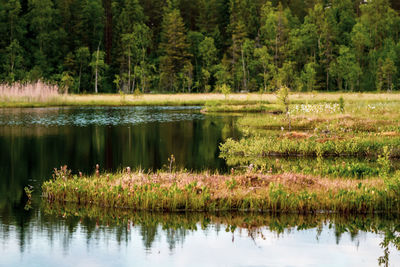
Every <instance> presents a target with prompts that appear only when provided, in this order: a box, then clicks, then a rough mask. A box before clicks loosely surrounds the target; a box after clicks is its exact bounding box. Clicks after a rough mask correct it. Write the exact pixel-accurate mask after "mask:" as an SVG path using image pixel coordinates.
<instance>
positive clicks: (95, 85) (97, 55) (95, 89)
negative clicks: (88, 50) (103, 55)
mask: <svg viewBox="0 0 400 267" xmlns="http://www.w3.org/2000/svg"><path fill="white" fill-rule="evenodd" d="M99 54H100V43H99V46H98V47H97V54H96V78H95V82H94V92H95V93H96V94H97V93H98V92H99V91H98V89H97V83H98V81H99V56H100V55H99Z"/></svg>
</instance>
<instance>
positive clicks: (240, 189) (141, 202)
mask: <svg viewBox="0 0 400 267" xmlns="http://www.w3.org/2000/svg"><path fill="white" fill-rule="evenodd" d="M42 189H43V195H44V197H45V198H47V199H48V200H49V201H51V202H53V201H56V202H57V201H58V202H73V203H79V204H83V205H90V204H94V205H99V206H105V207H124V208H130V209H134V210H158V211H181V210H185V211H223V210H226V211H235V210H246V211H274V212H277V211H279V212H298V213H307V212H318V211H332V212H340V213H372V212H377V211H380V212H399V211H400V179H399V178H398V176H396V177H395V178H391V179H390V180H388V182H385V181H384V180H383V179H372V178H371V179H365V180H362V182H360V181H357V180H354V179H340V178H336V179H328V178H320V177H315V176H310V175H301V174H291V173H285V174H278V175H264V174H256V173H248V174H238V175H219V174H213V175H211V174H207V173H202V174H192V173H186V172H178V173H162V172H159V173H150V174H144V173H140V172H137V173H119V174H104V175H98V176H97V175H95V176H91V177H76V176H75V177H70V176H69V174H68V172H66V171H65V170H62V171H58V172H57V174H56V175H55V177H54V178H53V179H52V180H50V181H47V182H45V183H44V184H43V186H42Z"/></svg>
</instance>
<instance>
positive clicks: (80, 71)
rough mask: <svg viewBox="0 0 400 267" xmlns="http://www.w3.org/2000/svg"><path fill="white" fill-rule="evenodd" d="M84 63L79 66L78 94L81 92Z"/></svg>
mask: <svg viewBox="0 0 400 267" xmlns="http://www.w3.org/2000/svg"><path fill="white" fill-rule="evenodd" d="M81 77H82V63H81V65H80V66H79V80H78V93H80V92H81Z"/></svg>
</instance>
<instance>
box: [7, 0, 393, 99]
mask: <svg viewBox="0 0 400 267" xmlns="http://www.w3.org/2000/svg"><path fill="white" fill-rule="evenodd" d="M399 10H400V4H399V2H398V1H397V0H391V1H389V0H279V1H278V0H195V1H194V0H0V82H1V83H3V84H4V83H9V84H12V83H14V82H22V83H30V82H35V81H38V80H42V81H46V82H49V83H54V84H57V85H59V86H60V88H61V90H63V91H64V92H69V93H98V92H103V93H116V92H120V93H148V92H213V91H216V92H217V91H224V90H225V91H226V90H228V91H232V92H272V91H275V90H276V89H277V88H279V87H280V86H282V85H284V86H287V87H288V88H290V90H292V91H305V92H310V91H315V90H318V91H392V90H397V89H400V88H399V86H398V84H399V81H400V60H399V59H400V40H399V33H400V16H399Z"/></svg>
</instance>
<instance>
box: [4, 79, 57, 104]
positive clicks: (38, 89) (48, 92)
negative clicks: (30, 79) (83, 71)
mask: <svg viewBox="0 0 400 267" xmlns="http://www.w3.org/2000/svg"><path fill="white" fill-rule="evenodd" d="M61 97H62V95H61V94H59V89H58V86H57V85H52V84H47V83H45V82H42V81H37V82H36V83H28V84H24V83H14V84H0V102H8V103H9V104H10V105H12V104H18V103H27V104H29V103H32V102H43V103H48V102H57V101H60V100H61Z"/></svg>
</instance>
